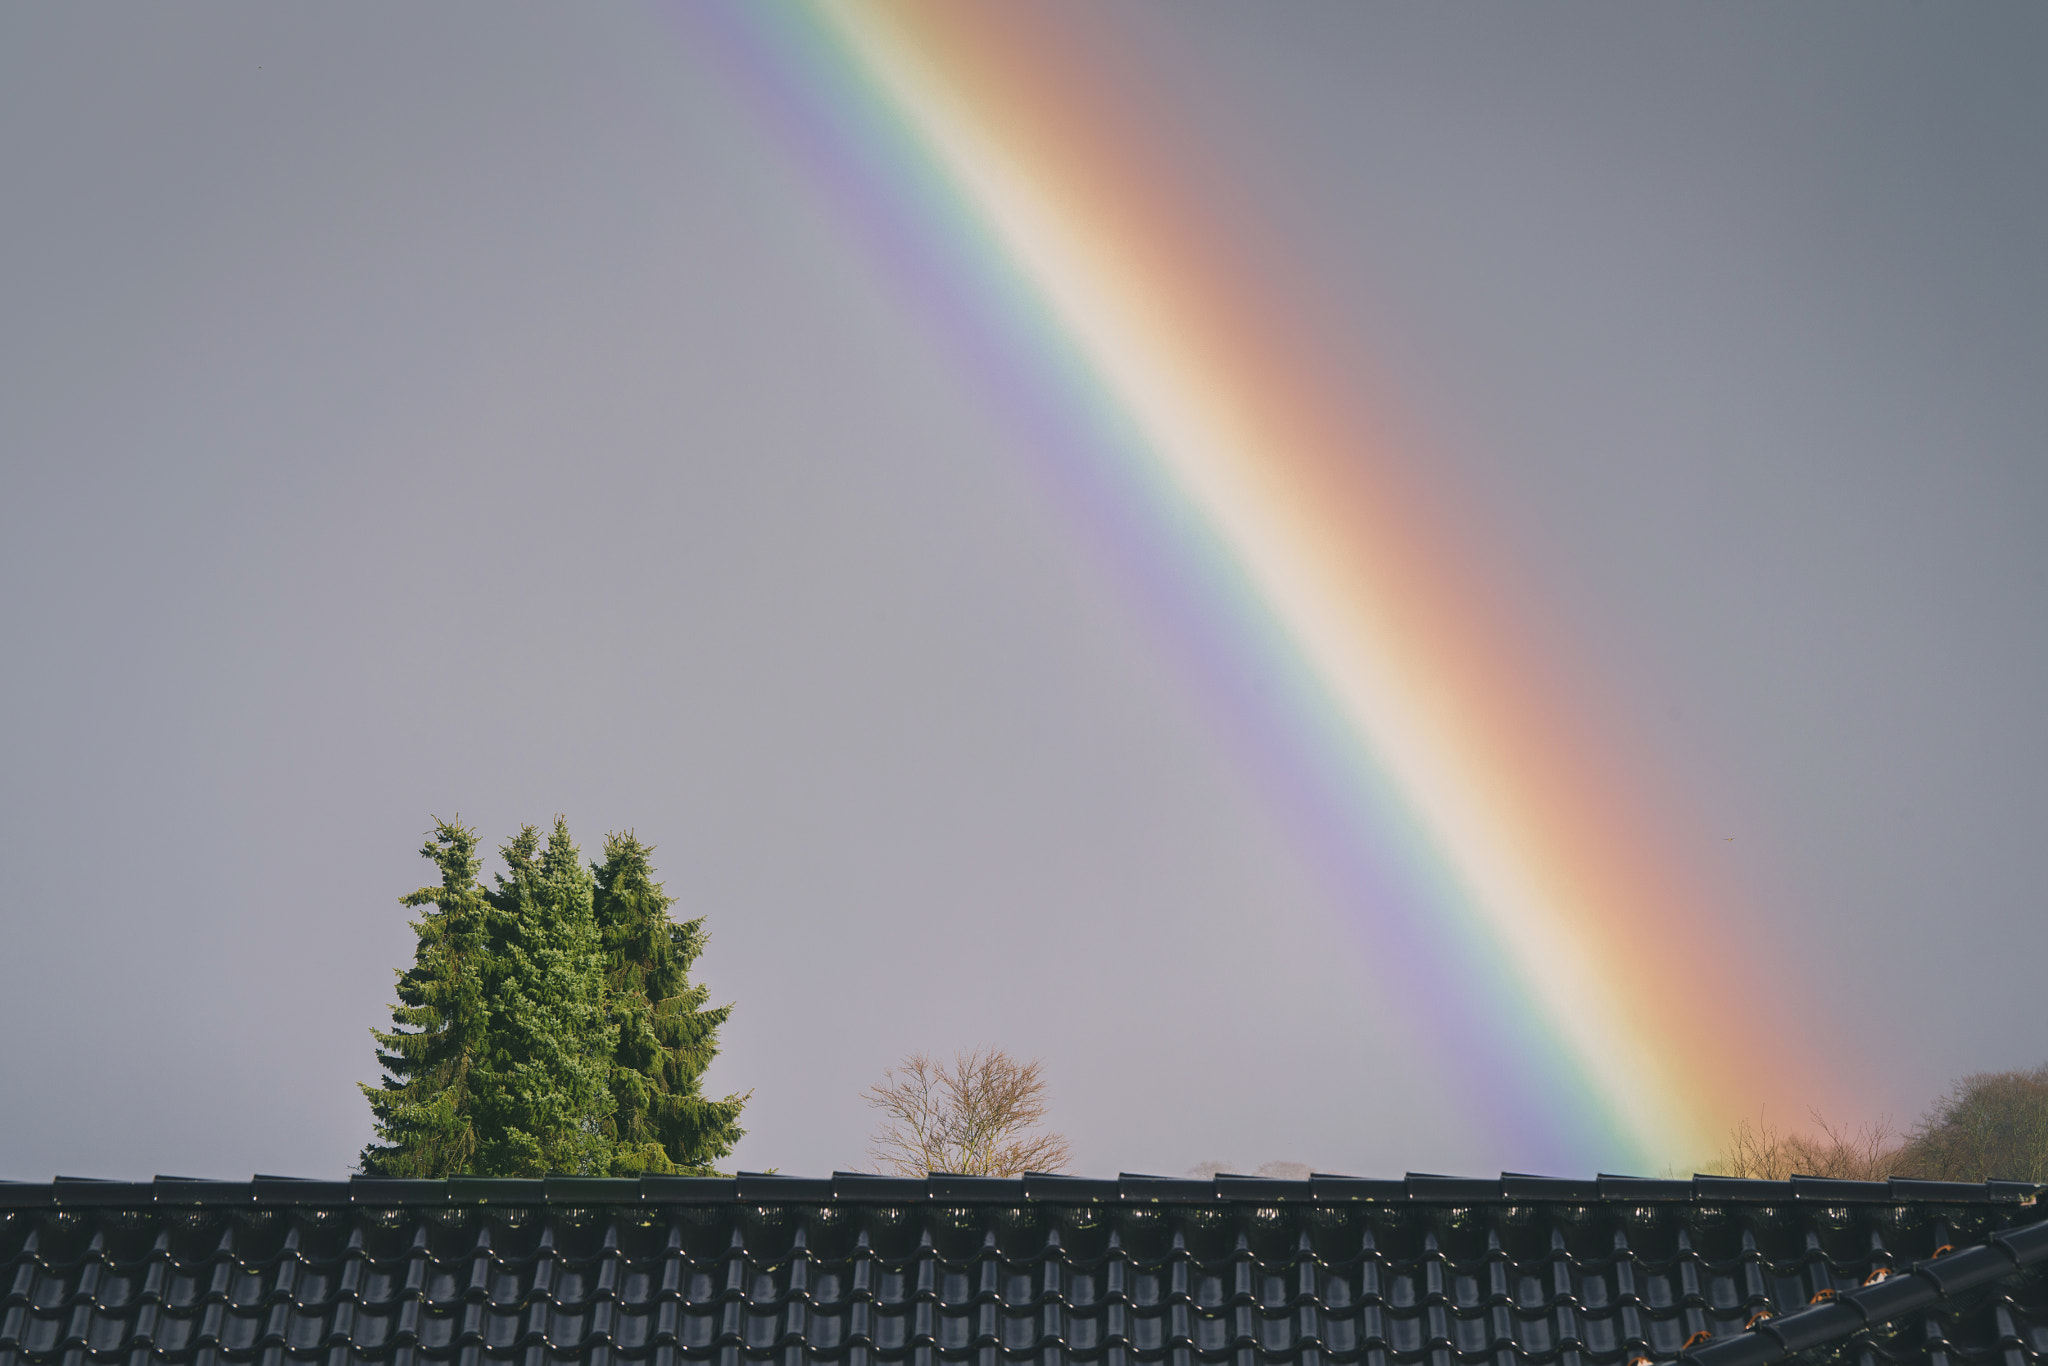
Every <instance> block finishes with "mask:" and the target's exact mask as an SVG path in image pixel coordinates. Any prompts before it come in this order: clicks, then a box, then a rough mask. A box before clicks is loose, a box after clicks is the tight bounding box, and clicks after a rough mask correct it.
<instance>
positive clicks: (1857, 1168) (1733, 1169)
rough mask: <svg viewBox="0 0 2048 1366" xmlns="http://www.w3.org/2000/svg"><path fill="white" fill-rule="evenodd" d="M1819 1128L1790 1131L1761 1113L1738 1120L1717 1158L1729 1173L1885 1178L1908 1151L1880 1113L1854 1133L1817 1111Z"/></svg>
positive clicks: (1766, 1177) (1896, 1171) (1761, 1176)
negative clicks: (1815, 1131)
mask: <svg viewBox="0 0 2048 1366" xmlns="http://www.w3.org/2000/svg"><path fill="white" fill-rule="evenodd" d="M1813 1123H1814V1127H1815V1128H1816V1129H1818V1130H1819V1131H1820V1132H1819V1133H1818V1134H1795V1133H1787V1132H1785V1131H1783V1130H1781V1129H1778V1128H1777V1127H1775V1126H1774V1125H1772V1124H1771V1123H1770V1121H1769V1120H1767V1119H1765V1118H1764V1117H1763V1116H1761V1115H1759V1116H1758V1117H1757V1121H1756V1123H1755V1124H1751V1123H1750V1122H1749V1121H1748V1120H1746V1119H1745V1120H1743V1121H1741V1122H1740V1123H1738V1124H1737V1125H1736V1126H1735V1128H1734V1130H1733V1131H1732V1132H1730V1133H1729V1135H1728V1146H1727V1147H1726V1148H1725V1149H1723V1150H1722V1153H1721V1158H1720V1161H1719V1162H1718V1163H1717V1164H1716V1165H1718V1166H1719V1167H1720V1169H1721V1175H1724V1176H1747V1177H1751V1178H1754V1179H1757V1180H1764V1181H1783V1180H1785V1179H1786V1178H1787V1177H1790V1176H1826V1177H1832V1178H1834V1179H1835V1180H1838V1181H1882V1180H1884V1179H1885V1178H1887V1177H1889V1176H1894V1175H1897V1174H1899V1169H1900V1166H1901V1161H1902V1158H1903V1156H1904V1153H1903V1148H1902V1145H1901V1144H1900V1143H1898V1142H1897V1140H1896V1136H1895V1135H1894V1133H1893V1131H1892V1126H1891V1123H1890V1121H1888V1120H1883V1119H1880V1120H1879V1121H1878V1122H1877V1123H1875V1124H1866V1125H1864V1126H1863V1127H1862V1128H1861V1129H1858V1130H1856V1131H1855V1132H1854V1133H1851V1132H1850V1131H1849V1130H1847V1129H1844V1128H1837V1127H1836V1126H1835V1125H1833V1124H1830V1123H1829V1122H1828V1121H1827V1120H1825V1119H1823V1118H1822V1117H1821V1115H1820V1113H1819V1112H1818V1111H1815V1112H1813Z"/></svg>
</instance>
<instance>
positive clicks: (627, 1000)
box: [591, 834, 747, 1175]
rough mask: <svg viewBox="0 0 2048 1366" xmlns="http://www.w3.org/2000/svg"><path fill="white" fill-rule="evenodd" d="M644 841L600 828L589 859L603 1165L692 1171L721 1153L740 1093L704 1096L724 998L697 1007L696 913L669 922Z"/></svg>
mask: <svg viewBox="0 0 2048 1366" xmlns="http://www.w3.org/2000/svg"><path fill="white" fill-rule="evenodd" d="M652 852H653V851H652V850H651V849H649V848H648V847H647V846H646V845H644V844H642V843H640V841H639V840H637V839H635V838H634V837H633V836H632V835H631V834H624V835H612V836H609V837H607V838H606V840H605V847H604V861H603V862H602V863H599V864H595V865H593V866H592V868H591V872H592V875H593V877H594V879H595V882H596V896H595V905H596V917H597V924H598V930H599V933H600V934H601V935H602V937H603V943H604V953H605V978H606V987H607V997H608V1001H609V1007H610V1023H611V1026H612V1027H613V1028H614V1029H615V1030H616V1031H617V1044H616V1047H615V1049H614V1052H613V1054H612V1059H611V1062H612V1066H611V1078H610V1080H611V1097H612V1104H613V1110H612V1131H613V1133H614V1135H615V1143H616V1147H615V1150H614V1152H613V1155H612V1159H611V1170H612V1171H613V1172H614V1173H617V1174H619V1175H626V1174H629V1173H632V1172H639V1171H652V1172H679V1173H683V1174H686V1175H702V1174H706V1173H708V1172H710V1171H711V1169H712V1164H713V1163H714V1162H716V1161H717V1160H718V1159H719V1158H722V1157H724V1156H725V1155H726V1154H728V1153H730V1152H731V1151H732V1148H733V1144H735V1143H736V1142H738V1141H739V1139H740V1136H741V1135H742V1134H744V1133H745V1132H746V1131H745V1130H744V1129H742V1128H740V1127H739V1114H740V1108H741V1106H743V1105H744V1104H745V1103H746V1099H747V1098H746V1096H744V1095H736V1096H727V1097H725V1098H724V1099H723V1100H711V1099H707V1098H706V1097H705V1096H704V1094H703V1090H702V1079H703V1075H704V1069H705V1068H706V1067H707V1066H709V1065H710V1063H711V1059H712V1057H713V1055H714V1054H716V1053H717V1051H718V1027H719V1026H720V1025H722V1024H724V1023H725V1018H726V1016H727V1015H729V1014H731V1013H732V1007H731V1006H729V1005H724V1006H715V1007H707V1006H706V1005H705V1001H706V1000H707V999H708V996H709V993H708V992H707V990H706V989H705V988H704V987H702V986H700V985H696V984H694V983H692V982H691V981H690V977H689V971H690V965H691V964H692V963H693V962H695V961H696V958H697V955H698V954H699V953H701V952H703V949H704V939H705V935H704V922H703V920H702V919H701V918H700V919H697V920H691V921H686V922H684V923H683V924H680V925H679V924H677V923H675V922H674V921H672V920H670V919H669V916H668V908H669V907H670V906H671V905H673V904H674V898H672V897H670V896H669V895H668V894H667V893H666V892H665V891H664V890H663V888H662V885H661V884H660V883H659V882H656V881H655V880H654V868H653V865H652V864H651V863H650V862H649V857H648V856H649V855H650V854H651V853H652Z"/></svg>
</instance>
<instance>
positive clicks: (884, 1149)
mask: <svg viewBox="0 0 2048 1366" xmlns="http://www.w3.org/2000/svg"><path fill="white" fill-rule="evenodd" d="M866 1098H867V1102H868V1104H869V1106H871V1107H872V1108H874V1109H877V1110H880V1111H881V1112H882V1126H881V1128H879V1129H877V1130H876V1131H875V1133H874V1135H873V1139H872V1141H871V1144H870V1146H869V1148H868V1154H869V1156H871V1157H873V1158H874V1160H875V1161H876V1162H877V1163H879V1164H880V1165H882V1166H883V1167H885V1168H887V1169H888V1170H890V1171H893V1172H896V1173H897V1174H899V1175H903V1176H924V1175H925V1174H927V1173H929V1172H958V1173H960V1174H962V1175H965V1176H1018V1175H1021V1174H1023V1173H1024V1172H1027V1171H1037V1172H1055V1171H1059V1170H1060V1169H1061V1168H1063V1167H1065V1166H1066V1165H1067V1164H1068V1163H1070V1162H1071V1161H1072V1160H1073V1151H1072V1149H1071V1147H1070V1146H1069V1145H1068V1143H1067V1140H1066V1139H1065V1138H1064V1137H1062V1136H1061V1135H1059V1134H1054V1133H1042V1132H1032V1130H1034V1129H1036V1128H1037V1127H1038V1126H1039V1125H1041V1124H1043V1123H1044V1122H1045V1117H1046V1099H1045V1076H1044V1067H1043V1064H1042V1063H1041V1062H1039V1061H1038V1060H1037V1059H1033V1060H1032V1061H1030V1062H1028V1063H1026V1062H1018V1061H1017V1060H1016V1059H1015V1058H1012V1057H1011V1056H1010V1055H1009V1054H1008V1053H1005V1052H1003V1051H1002V1050H1001V1049H999V1048H972V1049H964V1050H962V1051H961V1052H959V1053H956V1054H954V1055H953V1058H952V1060H951V1061H950V1062H941V1061H939V1060H937V1059H935V1058H933V1057H932V1056H931V1055H930V1054H928V1053H913V1054H911V1055H910V1056H909V1057H907V1058H905V1059H904V1060H903V1061H902V1062H901V1063H900V1064H898V1065H897V1066H896V1067H893V1068H891V1069H889V1070H888V1071H887V1072H885V1073H883V1074H882V1080H881V1081H880V1082H879V1083H877V1084H876V1085H874V1086H871V1087H869V1088H868V1090H867V1093H866Z"/></svg>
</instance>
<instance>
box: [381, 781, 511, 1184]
mask: <svg viewBox="0 0 2048 1366" xmlns="http://www.w3.org/2000/svg"><path fill="white" fill-rule="evenodd" d="M420 856H421V857H422V858H425V859H428V860H430V861H431V862H433V863H434V864H435V865H436V866H437V867H439V868H440V870H441V885H440V886H438V887H422V888H420V889H419V890H418V891H416V892H413V893H412V894H411V895H409V896H405V897H402V898H400V901H401V903H402V904H404V905H407V906H415V907H430V908H431V909H429V910H427V911H426V913H425V914H423V915H422V916H421V917H420V918H419V919H418V920H415V921H413V922H412V925H413V929H414V931H415V932H416V933H417V934H418V935H419V945H418V947H417V949H416V950H415V952H414V955H413V964H412V966H411V967H410V968H406V969H404V970H402V971H401V972H399V974H398V1001H399V1004H397V1005H395V1006H393V1007H392V1008H391V1023H392V1028H391V1029H389V1030H381V1029H373V1030H371V1031H370V1033H371V1034H372V1035H373V1036H374V1037H375V1038H376V1040H377V1061H378V1062H379V1063H381V1064H382V1065H383V1068H384V1073H385V1077H384V1083H383V1085H382V1086H380V1087H372V1086H364V1087H363V1088H362V1089H363V1094H364V1095H366V1096H367V1097H369V1101H370V1112H371V1114H372V1115H373V1116H374V1118H375V1122H376V1128H377V1138H378V1140H379V1141H378V1142H374V1143H371V1144H370V1145H369V1146H368V1147H366V1148H364V1149H363V1153H362V1158H361V1163H362V1169H363V1170H364V1171H365V1172H366V1173H368V1174H370V1175H372V1176H421V1177H439V1176H450V1175H453V1174H454V1173H457V1172H464V1171H468V1170H469V1169H470V1162H471V1160H472V1159H473V1158H474V1156H475V1154H476V1147H477V1141H476V1129H475V1126H474V1124H473V1122H472V1117H471V1113H470V1096H469V1078H470V1069H471V1067H472V1066H473V1065H474V1064H475V1062H476V1060H477V1058H478V1056H479V1055H480V1054H481V1053H482V1051H483V1048H484V1041H485V1037H486V1032H487V1027H488V1026H487V1020H486V1012H485V1009H484V995H483V981H482V976H483V974H482V972H481V970H480V969H481V957H482V953H481V950H482V942H483V933H484V919H485V916H486V914H487V912H488V910H489V908H488V906H487V905H486V903H485V901H484V895H483V889H482V888H481V887H479V886H478V885H477V871H478V865H477V856H476V832H475V831H474V830H470V829H466V828H465V827H463V826H462V825H460V824H458V823H457V822H455V821H444V820H440V819H438V818H437V819H436V820H435V822H434V830H433V833H432V834H431V835H429V836H428V838H427V842H426V844H425V845H424V846H423V847H422V848H421V849H420Z"/></svg>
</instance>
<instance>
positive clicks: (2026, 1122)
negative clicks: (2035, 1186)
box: [1719, 1063, 2048, 1182]
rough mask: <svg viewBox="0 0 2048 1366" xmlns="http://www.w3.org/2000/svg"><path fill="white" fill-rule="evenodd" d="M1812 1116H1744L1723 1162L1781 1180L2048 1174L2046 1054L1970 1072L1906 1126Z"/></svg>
mask: <svg viewBox="0 0 2048 1366" xmlns="http://www.w3.org/2000/svg"><path fill="white" fill-rule="evenodd" d="M1813 1121H1814V1131H1813V1132H1810V1133H1789V1132H1786V1131H1784V1130H1781V1129H1778V1128H1775V1127H1774V1126H1772V1125H1771V1124H1770V1123H1768V1122H1767V1121H1765V1120H1763V1119H1761V1118H1760V1119H1758V1120H1757V1121H1756V1122H1754V1123H1752V1122H1751V1121H1749V1120H1744V1121H1742V1122H1741V1123H1740V1124H1738V1125H1736V1126H1735V1130H1734V1132H1733V1133H1731V1134H1730V1135H1729V1136H1728V1146H1727V1148H1726V1149H1725V1150H1724V1151H1723V1152H1722V1154H1721V1158H1720V1163H1719V1166H1720V1170H1721V1172H1722V1173H1724V1174H1725V1175H1728V1176H1749V1177H1757V1178H1761V1179H1764V1180H1774V1181H1782V1180H1784V1179H1785V1178H1786V1177H1788V1176H1794V1175H1798V1176H1830V1177H1835V1178H1837V1179H1841V1180H1849V1181H1882V1180H1885V1179H1886V1178H1887V1177H1893V1176H1917V1177H1924V1178H1926V1179H1929V1180H1934V1181H1983V1180H1987V1179H1997V1180H2006V1181H2043V1182H2048V1063H2044V1064H2042V1065H2041V1066H2040V1067H2037V1068H2035V1069H2034V1070H2033V1071H2031V1072H1977V1073H1973V1074H1971V1075H1970V1076H1967V1077H1964V1078H1963V1079H1962V1080H1960V1081H1958V1082H1956V1083H1955V1085H1954V1086H1952V1087H1950V1088H1949V1092H1948V1094H1947V1095H1945V1096H1943V1097H1942V1098H1941V1099H1940V1100H1938V1101H1936V1102H1935V1103H1934V1105H1933V1107H1932V1108H1930V1109H1929V1110H1928V1111H1927V1113H1926V1114H1925V1115H1923V1116H1921V1118H1920V1122H1919V1123H1918V1124H1917V1125H1915V1126H1914V1128H1913V1129H1912V1131H1911V1132H1909V1133H1906V1134H1903V1135H1902V1134H1899V1133H1898V1132H1896V1131H1895V1130H1893V1128H1892V1127H1891V1125H1890V1123H1889V1122H1887V1121H1884V1120H1879V1121H1878V1122H1876V1123H1874V1124H1866V1125H1864V1126H1863V1127H1861V1128H1859V1129H1857V1130H1855V1131H1854V1132H1851V1131H1849V1130H1847V1129H1843V1128H1838V1127H1836V1126H1835V1125H1833V1124H1831V1123H1829V1122H1828V1121H1827V1120H1826V1119H1825V1118H1823V1117H1822V1116H1820V1115H1818V1114H1816V1115H1815V1116H1813Z"/></svg>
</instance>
